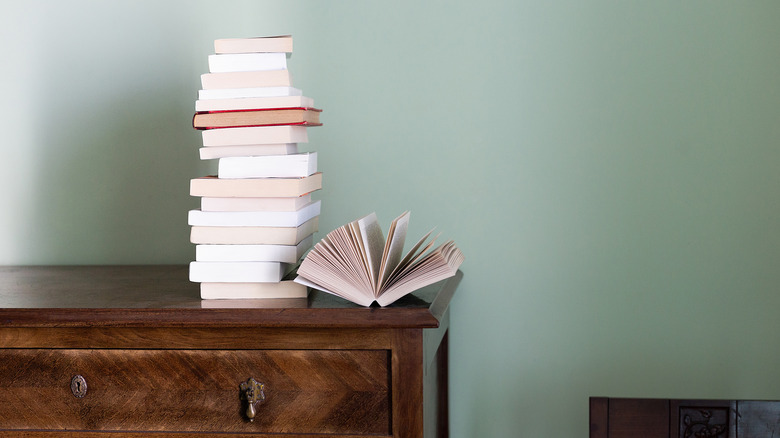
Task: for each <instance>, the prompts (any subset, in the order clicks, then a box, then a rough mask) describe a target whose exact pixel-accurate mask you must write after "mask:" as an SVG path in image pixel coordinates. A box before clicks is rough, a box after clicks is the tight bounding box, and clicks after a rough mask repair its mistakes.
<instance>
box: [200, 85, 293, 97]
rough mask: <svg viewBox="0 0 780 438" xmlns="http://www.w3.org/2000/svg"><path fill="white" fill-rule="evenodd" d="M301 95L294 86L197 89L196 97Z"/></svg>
mask: <svg viewBox="0 0 780 438" xmlns="http://www.w3.org/2000/svg"><path fill="white" fill-rule="evenodd" d="M284 96H303V92H302V91H301V90H300V89H298V88H295V87H256V88H221V89H220V88H218V89H212V90H198V99H239V98H242V97H284Z"/></svg>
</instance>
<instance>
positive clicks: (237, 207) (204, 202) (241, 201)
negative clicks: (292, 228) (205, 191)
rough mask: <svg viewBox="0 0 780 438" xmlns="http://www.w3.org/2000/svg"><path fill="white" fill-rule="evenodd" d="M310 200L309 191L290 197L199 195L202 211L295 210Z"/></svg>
mask: <svg viewBox="0 0 780 438" xmlns="http://www.w3.org/2000/svg"><path fill="white" fill-rule="evenodd" d="M310 202H311V193H309V194H306V195H303V196H298V197H290V198H212V197H207V196H204V197H201V198H200V209H201V210H203V211H295V210H298V209H300V208H301V207H303V206H304V205H306V204H308V203H310Z"/></svg>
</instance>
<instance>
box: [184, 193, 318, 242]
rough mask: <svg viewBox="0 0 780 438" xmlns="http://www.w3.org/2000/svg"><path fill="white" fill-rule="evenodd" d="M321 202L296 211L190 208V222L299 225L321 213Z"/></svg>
mask: <svg viewBox="0 0 780 438" xmlns="http://www.w3.org/2000/svg"><path fill="white" fill-rule="evenodd" d="M320 203H321V201H314V202H311V203H309V204H308V205H306V206H304V207H303V208H301V209H298V210H296V211H202V210H190V212H189V217H188V223H189V225H191V226H194V227H196V226H197V227H298V226H300V225H302V224H303V223H305V222H308V221H309V220H311V219H313V218H315V217H317V216H319V215H320ZM296 243H298V242H296Z"/></svg>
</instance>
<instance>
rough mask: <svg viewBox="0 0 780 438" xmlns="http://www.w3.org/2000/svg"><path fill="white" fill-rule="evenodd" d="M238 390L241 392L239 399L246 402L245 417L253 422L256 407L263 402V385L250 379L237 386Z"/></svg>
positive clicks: (252, 378)
mask: <svg viewBox="0 0 780 438" xmlns="http://www.w3.org/2000/svg"><path fill="white" fill-rule="evenodd" d="M238 388H239V389H240V390H241V399H242V400H246V404H247V407H246V417H247V418H248V419H249V421H255V415H257V406H256V405H258V404H260V403H262V402H264V401H265V392H263V390H264V389H265V385H264V384H262V383H260V382H258V381H257V380H255V379H254V377H250V378H249V380H247V381H246V382H242V383H241V384H240V385H238Z"/></svg>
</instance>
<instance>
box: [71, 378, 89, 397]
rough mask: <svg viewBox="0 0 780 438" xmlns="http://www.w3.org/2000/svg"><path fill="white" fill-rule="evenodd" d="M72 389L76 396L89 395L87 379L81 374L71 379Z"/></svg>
mask: <svg viewBox="0 0 780 438" xmlns="http://www.w3.org/2000/svg"><path fill="white" fill-rule="evenodd" d="M70 391H71V392H72V393H73V395H74V396H75V397H76V398H82V397H84V396H85V395H87V380H86V379H85V378H84V377H82V376H81V375H79V374H76V375H75V376H73V378H72V379H70Z"/></svg>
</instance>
